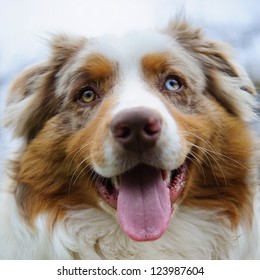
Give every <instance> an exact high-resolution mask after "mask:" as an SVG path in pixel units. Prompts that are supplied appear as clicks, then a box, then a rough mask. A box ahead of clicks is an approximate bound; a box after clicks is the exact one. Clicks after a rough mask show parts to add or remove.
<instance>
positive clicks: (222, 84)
mask: <svg viewBox="0 0 260 280" xmlns="http://www.w3.org/2000/svg"><path fill="white" fill-rule="evenodd" d="M164 32H166V33H167V34H170V35H171V36H172V37H173V38H174V39H175V40H177V42H179V43H180V44H181V45H182V46H183V47H184V48H185V49H186V50H187V51H189V52H190V53H191V55H192V56H193V57H195V58H196V59H197V60H198V62H199V63H200V64H201V65H202V68H203V70H204V73H205V76H206V79H207V91H208V92H210V93H211V94H212V95H214V96H215V98H216V99H217V100H218V101H219V102H220V103H221V104H222V105H223V106H224V107H225V108H226V109H227V110H228V111H229V112H231V113H232V114H234V115H236V116H238V117H240V118H241V119H243V120H245V121H251V120H253V119H255V118H256V114H255V112H254V107H256V100H255V98H254V96H253V95H255V94H256V91H255V88H254V85H253V83H252V82H251V80H250V79H249V77H248V75H247V74H246V72H245V70H244V69H243V68H242V67H241V66H239V65H237V64H236V63H235V62H234V61H233V59H232V57H231V47H230V46H229V45H227V44H224V43H220V42H215V41H211V40H209V39H207V38H206V37H205V36H204V34H203V32H202V31H201V29H198V28H194V27H192V26H191V25H190V24H188V23H187V22H186V21H177V22H172V23H170V24H169V26H168V27H167V28H166V29H165V31H164Z"/></svg>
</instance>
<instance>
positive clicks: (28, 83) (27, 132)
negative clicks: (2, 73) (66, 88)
mask: <svg viewBox="0 0 260 280" xmlns="http://www.w3.org/2000/svg"><path fill="white" fill-rule="evenodd" d="M85 41H86V40H85V38H82V37H72V36H67V35H56V36H55V37H53V39H52V41H51V54H50V56H49V58H48V59H46V61H43V62H41V63H39V64H38V65H35V66H32V67H30V68H28V69H27V70H25V71H23V72H22V73H21V74H20V75H19V76H18V77H17V78H16V79H15V80H14V81H13V83H12V85H11V87H10V90H9V94H8V96H7V101H6V114H5V125H6V126H7V127H9V128H11V129H12V130H13V131H14V135H15V136H17V137H24V138H25V139H26V140H31V139H33V138H34V137H35V135H36V134H37V133H38V131H39V130H40V129H41V128H42V127H43V126H44V123H45V122H46V121H47V120H48V119H50V118H51V117H52V116H54V115H55V114H57V113H58V111H57V110H58V109H59V108H60V107H61V104H62V100H63V99H64V97H63V96H58V95H57V94H56V83H57V76H58V74H59V71H61V70H62V69H63V66H65V65H66V63H68V62H69V60H70V59H71V58H72V57H73V56H74V55H76V53H77V52H78V51H79V49H80V48H81V47H82V46H83V45H84V44H85Z"/></svg>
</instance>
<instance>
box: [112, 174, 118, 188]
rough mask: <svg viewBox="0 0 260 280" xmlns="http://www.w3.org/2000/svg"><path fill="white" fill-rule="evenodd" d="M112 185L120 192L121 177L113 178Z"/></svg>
mask: <svg viewBox="0 0 260 280" xmlns="http://www.w3.org/2000/svg"><path fill="white" fill-rule="evenodd" d="M111 181H112V184H113V186H114V188H115V189H116V190H119V177H113V178H111Z"/></svg>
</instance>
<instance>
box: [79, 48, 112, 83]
mask: <svg viewBox="0 0 260 280" xmlns="http://www.w3.org/2000/svg"><path fill="white" fill-rule="evenodd" d="M115 69H116V65H115V63H113V62H112V61H110V60H109V59H107V58H105V57H104V56H103V55H101V54H98V53H96V54H91V55H89V56H88V57H87V59H86V60H85V62H84V64H83V65H82V67H81V71H83V72H85V73H86V74H87V76H88V78H89V79H90V80H92V81H100V80H103V79H107V78H109V77H111V76H113V75H114V73H115Z"/></svg>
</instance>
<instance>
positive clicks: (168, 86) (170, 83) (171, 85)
mask: <svg viewBox="0 0 260 280" xmlns="http://www.w3.org/2000/svg"><path fill="white" fill-rule="evenodd" d="M163 89H164V90H168V91H173V92H179V91H180V90H182V89H183V85H182V84H181V82H180V81H179V80H178V79H177V78H175V77H168V78H167V79H166V81H165V83H164V86H163Z"/></svg>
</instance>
